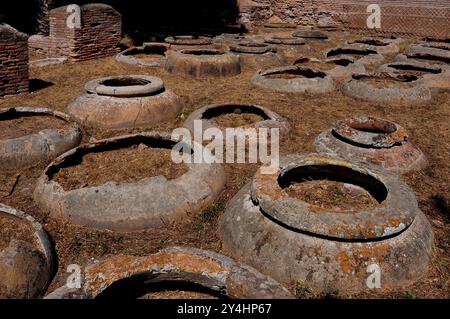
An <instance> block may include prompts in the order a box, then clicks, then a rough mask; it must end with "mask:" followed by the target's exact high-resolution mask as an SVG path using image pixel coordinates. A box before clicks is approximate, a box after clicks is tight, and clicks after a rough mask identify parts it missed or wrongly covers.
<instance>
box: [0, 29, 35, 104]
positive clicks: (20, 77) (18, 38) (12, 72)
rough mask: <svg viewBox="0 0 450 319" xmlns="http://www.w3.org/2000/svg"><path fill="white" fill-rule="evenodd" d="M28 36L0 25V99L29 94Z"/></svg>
mask: <svg viewBox="0 0 450 319" xmlns="http://www.w3.org/2000/svg"><path fill="white" fill-rule="evenodd" d="M27 40H28V36H27V35H26V34H24V33H21V32H19V31H17V30H16V29H14V28H12V27H10V26H9V25H7V24H0V97H1V96H5V95H15V94H20V93H25V92H28V84H29V80H28V45H27Z"/></svg>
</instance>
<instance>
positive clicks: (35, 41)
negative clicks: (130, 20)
mask: <svg viewBox="0 0 450 319" xmlns="http://www.w3.org/2000/svg"><path fill="white" fill-rule="evenodd" d="M70 15H71V13H70V12H67V6H64V7H60V8H56V9H53V10H52V11H50V34H49V36H48V37H43V36H31V37H30V40H29V47H30V49H33V50H37V51H39V50H43V51H45V52H47V54H48V55H49V56H51V57H67V58H68V59H69V60H70V61H83V60H89V59H95V58H99V57H105V56H110V55H114V54H116V53H118V51H119V43H120V40H121V37H122V18H121V15H120V13H118V12H117V11H116V10H114V9H113V8H112V7H111V6H108V5H105V4H98V3H94V4H86V5H83V6H81V27H80V28H69V27H68V26H67V20H68V18H69V16H70Z"/></svg>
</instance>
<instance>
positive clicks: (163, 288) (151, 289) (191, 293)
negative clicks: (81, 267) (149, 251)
mask: <svg viewBox="0 0 450 319" xmlns="http://www.w3.org/2000/svg"><path fill="white" fill-rule="evenodd" d="M157 277H158V275H147V274H143V275H135V276H132V277H131V278H126V279H122V280H118V281H116V282H114V283H113V284H111V285H110V286H109V287H108V288H106V289H105V290H104V291H103V292H102V293H101V294H99V295H98V296H97V297H96V298H97V299H128V300H131V299H226V296H223V295H222V294H220V293H219V292H217V291H214V290H212V289H209V288H206V287H204V286H202V285H200V284H196V283H192V282H187V281H182V280H180V279H178V280H177V279H173V280H171V279H170V278H167V279H159V278H158V280H157V282H154V283H148V282H149V280H152V279H155V278H157ZM160 277H164V276H161V275H160ZM165 277H170V276H165ZM146 282H147V283H146Z"/></svg>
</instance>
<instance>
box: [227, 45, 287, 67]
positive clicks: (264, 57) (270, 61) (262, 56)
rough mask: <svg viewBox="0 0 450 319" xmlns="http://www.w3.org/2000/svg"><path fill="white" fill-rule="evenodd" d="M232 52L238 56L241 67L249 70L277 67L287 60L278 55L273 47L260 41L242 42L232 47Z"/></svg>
mask: <svg viewBox="0 0 450 319" xmlns="http://www.w3.org/2000/svg"><path fill="white" fill-rule="evenodd" d="M230 51H231V52H232V53H233V54H234V55H236V56H238V57H239V62H240V63H241V65H242V66H244V67H247V68H255V67H259V66H264V65H270V66H277V65H282V64H284V63H285V59H284V58H283V57H282V56H281V55H279V54H278V53H277V49H276V48H275V47H274V46H273V45H269V44H267V43H263V42H260V41H240V42H238V43H236V44H234V45H231V46H230Z"/></svg>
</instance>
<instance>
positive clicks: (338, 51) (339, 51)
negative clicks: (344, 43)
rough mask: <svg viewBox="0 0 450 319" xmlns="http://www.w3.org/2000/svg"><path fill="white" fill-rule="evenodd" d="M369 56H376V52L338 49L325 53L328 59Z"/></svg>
mask: <svg viewBox="0 0 450 319" xmlns="http://www.w3.org/2000/svg"><path fill="white" fill-rule="evenodd" d="M369 54H377V51H375V50H370V49H350V48H348V49H346V48H339V49H333V50H330V51H329V52H328V53H327V57H328V58H329V57H333V56H338V55H349V56H367V55H369Z"/></svg>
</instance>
